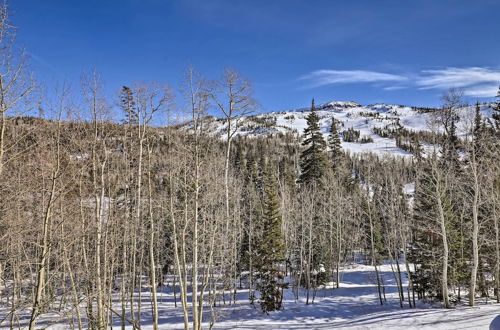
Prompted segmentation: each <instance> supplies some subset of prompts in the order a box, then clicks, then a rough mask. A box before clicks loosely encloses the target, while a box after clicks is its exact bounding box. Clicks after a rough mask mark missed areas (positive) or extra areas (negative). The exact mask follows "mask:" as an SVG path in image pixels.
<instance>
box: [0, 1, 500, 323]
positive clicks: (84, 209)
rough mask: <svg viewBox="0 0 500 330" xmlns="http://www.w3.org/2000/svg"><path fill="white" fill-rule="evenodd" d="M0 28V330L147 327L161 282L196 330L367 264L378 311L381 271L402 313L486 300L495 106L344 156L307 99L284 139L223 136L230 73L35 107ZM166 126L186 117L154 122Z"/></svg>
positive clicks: (454, 94) (230, 105)
mask: <svg viewBox="0 0 500 330" xmlns="http://www.w3.org/2000/svg"><path fill="white" fill-rule="evenodd" d="M0 14H1V17H0V18H1V19H0V23H1V25H0V29H1V31H0V32H1V33H0V38H1V39H0V42H1V43H2V45H3V46H2V48H1V52H0V57H1V61H0V64H1V72H0V293H1V296H0V307H2V308H5V309H6V310H8V313H6V314H5V316H4V317H3V318H2V319H0V326H2V327H3V326H6V327H11V328H18V327H19V326H20V324H24V325H29V328H30V329H34V328H35V327H36V325H37V320H38V318H39V317H40V315H42V314H44V313H47V312H51V313H55V314H56V315H58V318H57V319H55V320H54V322H62V323H66V324H68V325H69V326H70V327H71V328H78V329H84V328H92V329H103V328H106V327H108V326H109V325H110V324H111V322H115V323H116V322H117V321H116V320H119V322H121V324H122V327H125V326H132V327H134V328H137V329H139V328H140V327H141V321H142V320H143V319H144V317H147V318H148V319H152V322H153V324H154V327H155V328H158V307H157V290H159V288H161V287H162V286H164V285H166V284H167V281H166V279H167V278H168V279H170V280H169V281H168V283H169V284H168V285H170V286H173V287H174V290H176V299H177V301H178V307H177V309H178V313H179V314H182V315H183V317H184V326H185V328H186V329H188V328H193V329H201V326H202V321H203V322H208V323H209V326H210V328H211V327H212V326H213V325H214V324H215V322H216V321H217V318H218V313H217V308H218V307H219V306H220V305H225V304H232V303H235V301H236V293H237V290H240V291H241V290H247V291H248V298H249V301H248V303H249V304H254V305H255V306H256V308H261V309H262V311H263V312H265V313H270V312H273V311H275V310H279V309H281V308H282V299H283V291H284V290H290V289H291V290H292V291H293V292H294V294H295V296H296V298H297V299H298V298H299V295H306V303H307V304H312V303H314V300H315V298H316V293H317V291H318V289H319V288H321V287H324V286H325V285H327V284H328V283H330V284H331V283H333V286H334V287H338V286H339V282H340V280H339V274H340V271H339V270H340V268H341V267H342V265H343V264H344V263H346V262H347V261H350V260H353V259H354V258H358V259H359V258H362V260H363V262H365V263H367V264H372V265H374V266H375V274H374V276H375V279H376V281H377V289H378V297H379V303H380V304H384V303H385V297H384V292H385V291H384V282H383V278H381V277H380V276H379V274H378V270H377V269H378V268H377V266H378V265H380V264H382V263H387V262H389V263H391V264H392V265H393V273H394V277H395V278H396V282H397V284H398V288H399V295H400V305H401V307H402V308H412V307H414V306H415V305H416V301H417V300H419V299H424V300H428V301H441V302H442V305H443V307H444V308H451V307H453V306H454V305H455V304H460V303H466V304H469V305H471V306H472V305H475V304H476V300H477V299H483V298H485V297H488V298H490V299H495V300H496V301H497V302H500V223H499V222H500V168H499V166H500V152H499V150H500V149H499V144H500V139H499V137H500V105H497V108H496V111H495V114H494V115H493V118H492V119H486V118H482V117H481V114H480V112H479V107H478V110H477V111H476V115H475V116H474V117H473V118H472V117H471V120H470V125H469V128H470V129H469V130H468V131H467V132H465V134H461V135H460V137H458V136H459V135H458V133H457V131H456V123H457V122H458V120H459V118H458V115H457V109H459V108H460V107H461V106H462V105H463V103H462V101H461V95H460V92H459V91H450V92H449V93H447V94H446V95H445V96H444V98H443V106H442V108H440V109H435V110H429V111H432V112H433V113H434V117H433V118H434V119H435V120H434V122H433V124H434V126H433V127H430V129H429V131H427V132H422V133H415V132H406V131H404V129H402V128H399V129H397V128H396V129H393V130H391V131H386V132H382V130H381V131H380V133H378V134H392V136H395V137H397V138H398V139H400V141H403V142H404V143H405V145H406V146H407V147H408V149H409V150H411V151H412V153H413V154H414V157H412V158H402V157H384V158H383V157H380V156H376V155H372V154H348V153H346V152H344V151H343V150H342V148H341V142H340V141H341V138H343V137H344V138H345V136H344V134H347V133H346V132H343V133H341V132H340V129H339V128H338V127H337V123H336V121H335V119H334V118H332V121H331V123H332V125H331V132H330V136H329V138H328V140H327V141H325V140H324V139H323V137H322V134H321V133H320V127H319V125H318V122H319V118H318V116H317V115H316V113H315V112H314V102H313V104H312V106H311V111H310V114H309V115H308V127H307V129H306V130H305V131H304V132H300V134H298V135H297V134H274V135H270V134H269V135H266V134H263V135H262V136H261V137H258V138H245V137H238V136H237V134H236V132H237V130H238V125H239V123H240V120H241V118H242V117H243V116H246V115H248V114H250V113H252V112H255V111H256V110H257V108H256V104H257V102H256V101H255V100H254V99H253V96H252V88H251V84H250V82H249V81H247V80H245V79H244V78H243V77H242V76H241V75H240V74H238V73H237V72H235V71H233V70H231V69H227V70H225V71H224V73H223V75H222V77H221V78H220V79H218V80H217V81H209V80H206V79H204V78H202V77H201V76H200V75H198V74H197V73H196V72H195V71H194V70H193V69H192V68H188V69H187V70H186V75H185V77H184V83H183V84H182V86H180V88H179V90H180V93H178V94H179V95H177V101H176V102H174V92H173V91H172V89H170V88H169V87H168V86H165V85H161V84H158V83H136V84H134V85H132V86H128V87H126V86H124V87H122V88H121V89H119V91H118V93H117V94H118V96H117V97H115V98H109V97H106V96H105V94H104V92H103V90H104V86H103V83H102V81H101V80H100V77H99V75H98V73H96V72H95V71H90V72H87V73H84V74H83V75H82V79H81V86H80V88H73V89H70V88H69V87H68V86H67V85H66V84H61V85H60V87H59V88H58V89H55V90H54V91H51V92H50V93H41V92H40V91H41V88H40V84H39V83H36V82H35V81H34V79H33V77H32V76H31V74H30V72H29V69H28V67H27V65H26V61H25V59H26V58H25V57H24V56H23V53H22V52H21V51H18V50H17V49H16V47H15V43H14V42H13V41H14V39H13V37H14V35H13V30H12V28H11V27H10V24H9V23H8V19H7V18H8V15H7V14H8V12H7V8H6V6H5V5H4V7H2V10H1V11H0ZM176 104H182V105H183V106H180V105H176ZM117 110H118V111H117ZM33 113H37V114H38V116H32V115H31V114H33ZM28 114H30V116H28ZM209 114H210V115H218V116H220V117H221V118H222V120H223V121H224V122H225V124H226V130H225V132H224V134H223V135H222V136H217V135H213V134H211V133H210V131H209V130H208V129H207V127H208V126H209V125H207V123H208V121H210V120H213V118H212V117H211V116H208V115H209ZM175 116H183V117H184V118H186V116H188V117H187V118H189V119H188V120H187V122H186V123H185V124H183V125H177V126H176V125H167V126H166V125H158V123H159V121H161V120H163V119H164V118H173V117H175ZM462 133H463V132H462ZM347 138H349V137H347ZM422 141H425V142H426V143H427V144H432V145H433V146H434V147H435V148H434V151H433V152H424V151H423V149H422V148H421V143H423V142H422ZM412 183H414V185H415V193H414V194H413V193H411V194H408V192H407V190H405V185H408V184H412ZM403 273H406V274H408V276H409V285H408V287H404V286H403V284H402V276H403V275H402V274H403ZM145 289H146V290H147V291H148V292H149V294H148V299H146V300H143V299H141V294H143V293H144V290H145ZM331 294H333V295H334V294H335V290H333V291H332V293H331ZM26 313H29V317H28V318H27V319H24V320H21V317H20V316H19V315H26Z"/></svg>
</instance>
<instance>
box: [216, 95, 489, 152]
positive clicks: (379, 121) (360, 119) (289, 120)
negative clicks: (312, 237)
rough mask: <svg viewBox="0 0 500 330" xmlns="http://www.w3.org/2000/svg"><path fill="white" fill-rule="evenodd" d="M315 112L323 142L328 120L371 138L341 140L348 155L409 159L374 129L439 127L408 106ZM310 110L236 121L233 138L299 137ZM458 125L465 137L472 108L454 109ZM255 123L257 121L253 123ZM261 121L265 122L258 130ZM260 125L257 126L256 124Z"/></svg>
mask: <svg viewBox="0 0 500 330" xmlns="http://www.w3.org/2000/svg"><path fill="white" fill-rule="evenodd" d="M316 109H317V110H316V112H317V114H318V115H319V117H320V118H321V120H320V125H321V130H322V132H323V135H324V137H325V139H326V138H327V137H328V135H329V133H330V131H329V129H330V125H331V120H332V118H335V120H336V121H338V122H339V124H338V125H337V128H338V131H339V132H342V131H343V130H347V129H349V128H353V129H355V130H358V131H360V136H361V137H363V136H364V137H371V138H372V139H373V142H371V143H352V142H345V141H342V148H343V149H344V150H345V151H347V152H350V153H362V152H372V153H375V154H378V155H399V156H411V153H410V152H407V151H405V150H402V149H401V148H398V147H397V146H396V140H395V139H391V138H383V137H381V136H379V135H377V134H375V133H374V131H373V129H374V128H375V127H379V128H383V127H385V126H387V125H389V126H394V125H396V123H397V122H399V124H400V125H401V126H403V127H404V128H406V129H408V130H412V131H437V132H439V131H442V127H439V125H436V124H435V123H434V121H433V120H432V115H431V114H430V113H429V112H423V111H417V110H414V109H413V108H412V107H407V106H400V105H387V104H375V105H366V106H363V105H360V104H358V103H356V102H330V103H326V104H322V105H318V106H316ZM309 113H310V108H303V109H298V110H290V111H280V112H271V113H265V114H259V115H255V116H249V117H246V118H243V119H242V120H241V121H240V129H239V131H238V132H237V134H236V135H237V136H249V137H255V136H262V135H264V134H276V133H279V132H281V133H287V132H294V133H296V134H297V135H302V134H303V132H304V129H305V128H306V127H307V122H306V117H307V116H308V115H309ZM458 114H459V116H460V118H461V119H460V122H459V123H458V125H457V132H458V134H459V135H460V136H461V137H465V136H466V135H467V134H468V132H470V129H471V127H472V126H471V125H472V123H473V119H474V114H475V106H467V107H463V108H461V109H459V110H458ZM481 114H482V116H483V117H484V118H491V114H492V109H491V105H481ZM255 121H258V124H256V122H255ZM262 122H266V123H268V125H264V126H265V127H262V125H261V124H262ZM259 124H260V125H259ZM211 129H212V131H213V132H215V133H217V134H223V132H224V131H225V129H226V124H225V122H224V121H223V120H218V121H216V122H214V123H212V125H211ZM423 147H424V151H429V150H433V149H435V148H436V149H437V147H436V146H430V145H424V146H423Z"/></svg>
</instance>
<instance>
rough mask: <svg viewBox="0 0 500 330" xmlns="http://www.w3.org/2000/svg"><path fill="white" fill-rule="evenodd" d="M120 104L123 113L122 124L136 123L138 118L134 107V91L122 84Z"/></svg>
mask: <svg viewBox="0 0 500 330" xmlns="http://www.w3.org/2000/svg"><path fill="white" fill-rule="evenodd" d="M120 106H121V108H122V110H123V113H124V115H125V119H124V124H128V125H136V124H137V122H138V120H139V118H137V111H136V109H135V101H134V93H133V92H132V89H130V87H127V86H122V90H121V91H120Z"/></svg>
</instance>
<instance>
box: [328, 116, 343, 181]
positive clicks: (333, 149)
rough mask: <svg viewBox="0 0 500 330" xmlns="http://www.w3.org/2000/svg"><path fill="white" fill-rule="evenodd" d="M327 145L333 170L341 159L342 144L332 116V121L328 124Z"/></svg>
mask: <svg viewBox="0 0 500 330" xmlns="http://www.w3.org/2000/svg"><path fill="white" fill-rule="evenodd" d="M328 147H329V148H330V155H331V157H332V168H333V169H334V171H335V170H336V169H337V168H338V166H339V165H340V162H341V161H342V159H341V158H342V145H341V142H340V137H339V132H338V130H337V124H336V123H335V118H334V117H332V123H331V124H330V135H329V136H328Z"/></svg>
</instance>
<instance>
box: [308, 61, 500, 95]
mask: <svg viewBox="0 0 500 330" xmlns="http://www.w3.org/2000/svg"><path fill="white" fill-rule="evenodd" d="M299 79H301V80H307V81H308V85H307V86H306V87H308V88H313V87H319V86H325V85H333V84H348V83H372V84H374V85H375V86H376V87H380V88H382V89H384V90H387V91H392V90H398V89H403V88H409V87H416V88H418V89H423V90H427V89H437V90H447V89H449V88H452V87H454V88H461V89H463V90H464V94H465V95H467V96H470V97H494V96H496V95H497V91H498V85H499V84H500V69H491V68H484V67H466V68H456V67H448V68H444V69H432V70H430V69H429V70H422V71H421V72H420V73H418V74H392V73H385V72H376V71H365V70H317V71H313V72H311V73H309V74H307V75H304V76H302V77H300V78H299Z"/></svg>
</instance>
